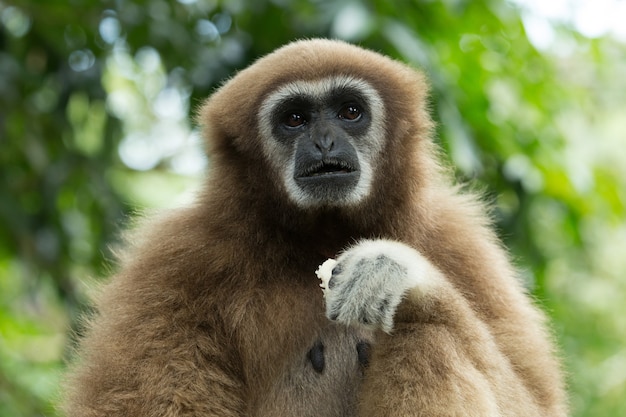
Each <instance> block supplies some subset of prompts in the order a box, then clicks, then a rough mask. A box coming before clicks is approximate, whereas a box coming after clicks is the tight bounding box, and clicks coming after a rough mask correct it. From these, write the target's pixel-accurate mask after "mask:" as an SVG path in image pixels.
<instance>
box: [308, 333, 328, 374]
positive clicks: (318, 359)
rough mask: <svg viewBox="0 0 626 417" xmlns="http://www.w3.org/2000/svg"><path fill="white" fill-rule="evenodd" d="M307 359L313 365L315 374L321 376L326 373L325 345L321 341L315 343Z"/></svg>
mask: <svg viewBox="0 0 626 417" xmlns="http://www.w3.org/2000/svg"><path fill="white" fill-rule="evenodd" d="M307 358H309V361H311V365H312V366H313V369H314V370H315V372H317V373H318V374H321V373H322V372H323V371H324V365H325V360H324V345H323V344H322V341H321V340H318V341H317V342H315V344H314V345H313V347H312V348H311V350H309V353H308V354H307Z"/></svg>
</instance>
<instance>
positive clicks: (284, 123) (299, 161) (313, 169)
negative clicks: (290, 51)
mask: <svg viewBox="0 0 626 417" xmlns="http://www.w3.org/2000/svg"><path fill="white" fill-rule="evenodd" d="M273 121H274V123H273V125H274V132H273V133H274V136H275V137H276V138H277V140H278V141H279V142H280V143H281V144H282V145H283V146H286V147H295V170H294V180H295V182H296V184H297V185H298V186H299V187H300V189H302V190H303V191H304V192H306V193H307V194H308V195H310V196H312V197H314V198H318V199H319V200H320V201H321V200H325V201H332V200H333V199H335V198H340V197H341V196H343V195H345V194H346V193H348V192H349V191H350V190H352V189H353V188H354V187H355V186H356V185H357V183H358V181H359V178H360V175H361V174H360V164H359V156H358V148H359V145H358V144H359V139H362V140H364V139H363V138H364V136H365V135H366V133H367V130H368V127H369V125H370V123H371V118H370V115H369V108H368V106H367V104H366V102H365V100H363V98H362V97H361V96H360V95H359V94H358V92H356V91H352V90H349V89H340V90H335V91H331V92H330V93H329V94H328V95H326V96H324V97H321V98H317V97H316V98H313V97H308V96H295V97H291V98H289V99H287V100H285V101H284V102H283V103H281V105H279V106H278V107H277V109H276V111H275V112H274V117H273Z"/></svg>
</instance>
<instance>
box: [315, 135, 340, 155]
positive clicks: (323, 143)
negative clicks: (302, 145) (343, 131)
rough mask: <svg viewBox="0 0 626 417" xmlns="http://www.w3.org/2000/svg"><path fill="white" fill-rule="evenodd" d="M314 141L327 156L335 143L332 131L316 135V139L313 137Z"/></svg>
mask: <svg viewBox="0 0 626 417" xmlns="http://www.w3.org/2000/svg"><path fill="white" fill-rule="evenodd" d="M313 143H315V147H316V148H317V149H319V151H320V152H321V153H322V155H324V156H326V155H327V154H328V153H329V152H330V151H331V150H332V149H333V145H334V144H335V142H334V140H333V138H332V136H331V135H330V133H322V134H319V135H316V136H315V139H313Z"/></svg>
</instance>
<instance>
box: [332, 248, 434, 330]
mask: <svg viewBox="0 0 626 417" xmlns="http://www.w3.org/2000/svg"><path fill="white" fill-rule="evenodd" d="M439 279H440V277H439V274H438V271H437V270H436V269H435V268H434V267H433V266H432V265H431V264H430V262H429V261H428V260H427V259H426V258H425V257H424V256H422V255H421V254H420V253H419V252H418V251H416V250H415V249H413V248H411V247H409V246H407V245H405V244H403V243H399V242H393V241H389V240H364V241H361V242H360V243H358V244H357V245H355V246H353V247H351V248H349V249H348V250H346V251H345V252H343V253H342V254H341V255H340V256H339V258H337V264H336V265H335V266H334V268H333V270H332V275H331V277H330V280H329V281H328V284H326V286H327V288H326V290H325V298H326V316H327V317H328V318H329V319H330V320H334V321H338V322H341V323H345V324H349V325H362V326H366V327H370V328H379V329H381V330H383V331H384V332H386V333H389V332H391V330H392V329H393V317H394V314H395V312H396V309H397V308H398V305H399V304H400V302H401V301H402V298H403V296H404V294H405V292H406V291H407V290H409V289H411V288H416V289H417V290H418V291H420V292H421V291H423V290H426V289H427V288H428V287H431V286H432V285H433V284H435V283H436V282H437V281H438V280H439Z"/></svg>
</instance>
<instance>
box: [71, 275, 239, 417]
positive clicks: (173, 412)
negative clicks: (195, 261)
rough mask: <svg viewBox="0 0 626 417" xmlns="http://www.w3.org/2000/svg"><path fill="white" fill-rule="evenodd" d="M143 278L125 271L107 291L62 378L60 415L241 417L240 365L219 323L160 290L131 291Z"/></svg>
mask: <svg viewBox="0 0 626 417" xmlns="http://www.w3.org/2000/svg"><path fill="white" fill-rule="evenodd" d="M128 278H132V279H128ZM141 280H142V277H140V276H137V275H134V274H128V273H126V274H125V276H122V277H119V276H118V277H116V280H114V281H113V283H112V284H110V285H109V286H108V287H107V288H106V289H105V291H104V294H103V297H101V299H100V301H101V302H100V312H99V314H98V315H97V317H95V318H94V319H93V320H92V321H93V323H92V326H91V328H90V330H89V332H88V334H87V337H86V338H85V339H84V340H83V343H82V345H81V347H80V353H81V358H80V361H79V362H78V363H76V364H75V365H74V366H75V370H74V372H73V373H71V375H70V377H69V378H68V380H67V381H66V386H67V392H66V398H65V399H64V405H62V407H61V408H62V411H63V412H64V414H63V415H65V416H67V417H87V416H88V417H157V416H159V417H161V416H224V417H240V416H243V415H245V411H244V409H245V404H244V399H243V392H244V387H243V385H244V383H243V381H242V380H243V377H242V370H241V369H238V366H239V363H240V361H239V360H238V358H237V357H236V355H237V354H236V352H234V351H231V350H227V349H225V348H224V346H223V345H224V342H223V340H226V339H227V336H226V335H225V334H224V329H223V325H222V324H220V322H219V321H218V320H219V319H218V318H213V317H211V316H209V315H208V314H206V313H205V314H204V317H202V315H201V314H198V313H199V312H198V311H193V310H191V309H189V308H188V307H189V305H190V304H189V303H188V302H186V301H185V300H184V299H182V298H181V297H180V296H177V294H176V293H174V292H173V291H171V289H169V288H164V286H161V287H156V288H155V289H153V290H151V291H150V292H148V291H147V288H148V287H149V286H145V287H144V288H137V287H136V286H135V287H134V288H131V286H133V285H136V283H137V281H141ZM114 300H115V302H114ZM220 340H222V341H221V342H220Z"/></svg>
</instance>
